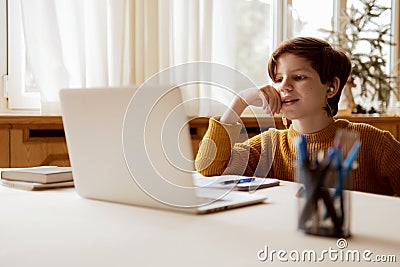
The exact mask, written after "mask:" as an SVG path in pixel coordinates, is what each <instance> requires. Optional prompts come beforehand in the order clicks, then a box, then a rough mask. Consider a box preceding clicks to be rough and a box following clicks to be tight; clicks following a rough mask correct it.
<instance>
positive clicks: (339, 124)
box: [288, 119, 349, 142]
mask: <svg viewBox="0 0 400 267" xmlns="http://www.w3.org/2000/svg"><path fill="white" fill-rule="evenodd" d="M348 123H349V121H347V120H343V119H337V120H335V121H334V122H333V123H331V124H329V125H328V126H327V127H325V128H324V129H322V130H321V131H318V132H315V133H310V134H304V135H305V136H306V137H307V140H308V141H309V142H324V141H329V140H333V139H334V138H335V135H336V130H337V129H340V128H345V127H346V126H347V124H348ZM299 135H301V134H300V133H299V132H297V131H296V130H295V129H294V128H293V125H290V127H289V130H288V137H289V139H293V138H294V137H295V136H299Z"/></svg>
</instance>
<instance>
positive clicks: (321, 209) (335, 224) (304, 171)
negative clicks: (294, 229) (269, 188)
mask: <svg viewBox="0 0 400 267" xmlns="http://www.w3.org/2000/svg"><path fill="white" fill-rule="evenodd" d="M296 169H297V170H296V180H297V181H298V182H299V188H298V191H297V194H296V197H297V201H298V229H299V230H301V231H304V232H305V233H307V234H311V235H319V236H329V237H349V236H350V215H351V199H350V197H351V195H350V192H349V190H350V189H351V187H352V171H350V172H348V174H347V175H346V176H345V177H343V176H341V175H339V173H340V172H339V170H337V169H335V168H328V169H327V170H323V169H320V168H309V167H308V166H307V167H306V166H302V165H297V166H296Z"/></svg>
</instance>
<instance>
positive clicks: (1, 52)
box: [0, 0, 8, 106]
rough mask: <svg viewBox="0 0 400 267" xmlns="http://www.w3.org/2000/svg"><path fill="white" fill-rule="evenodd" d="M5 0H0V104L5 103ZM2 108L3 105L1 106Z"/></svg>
mask: <svg viewBox="0 0 400 267" xmlns="http://www.w3.org/2000/svg"><path fill="white" fill-rule="evenodd" d="M6 10H7V0H0V78H1V79H0V93H1V102H4V101H5V98H6V95H5V90H4V84H5V79H6V78H7V76H6V75H7V61H8V60H7V12H6ZM1 106H3V105H1Z"/></svg>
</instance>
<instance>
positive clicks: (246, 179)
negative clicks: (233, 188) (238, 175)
mask: <svg viewBox="0 0 400 267" xmlns="http://www.w3.org/2000/svg"><path fill="white" fill-rule="evenodd" d="M254 180H255V178H242V179H236V180H235V179H234V180H226V181H223V182H221V183H222V184H233V183H237V184H241V183H249V182H252V181H254Z"/></svg>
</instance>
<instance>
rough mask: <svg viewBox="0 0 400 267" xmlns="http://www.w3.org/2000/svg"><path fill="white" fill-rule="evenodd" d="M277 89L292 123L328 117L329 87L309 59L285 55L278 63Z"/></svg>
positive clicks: (284, 111)
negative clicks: (326, 107)
mask: <svg viewBox="0 0 400 267" xmlns="http://www.w3.org/2000/svg"><path fill="white" fill-rule="evenodd" d="M276 66H277V69H276V79H275V81H274V83H275V88H276V89H277V90H278V92H279V93H280V96H281V100H282V109H281V111H282V112H283V114H284V115H285V116H286V117H287V118H288V119H291V120H295V119H303V118H306V119H308V118H313V117H314V116H321V115H322V114H326V111H325V110H324V109H323V108H324V107H325V106H326V97H327V90H328V85H327V84H322V83H321V80H320V77H319V74H318V73H317V72H316V71H315V70H314V69H313V68H312V67H311V64H310V62H309V61H307V60H306V59H304V58H302V57H299V56H295V55H292V54H288V53H286V54H283V55H281V56H280V57H279V59H278V61H277V65H276Z"/></svg>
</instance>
